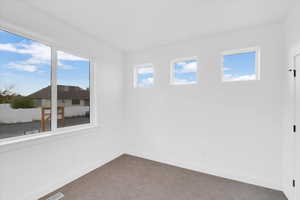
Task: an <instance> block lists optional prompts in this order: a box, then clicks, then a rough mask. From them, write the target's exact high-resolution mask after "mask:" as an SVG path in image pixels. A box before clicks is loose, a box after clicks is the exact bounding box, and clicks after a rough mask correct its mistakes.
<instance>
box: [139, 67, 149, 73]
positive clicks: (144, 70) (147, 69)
mask: <svg viewBox="0 0 300 200" xmlns="http://www.w3.org/2000/svg"><path fill="white" fill-rule="evenodd" d="M137 73H138V74H152V73H153V68H152V67H139V68H137Z"/></svg>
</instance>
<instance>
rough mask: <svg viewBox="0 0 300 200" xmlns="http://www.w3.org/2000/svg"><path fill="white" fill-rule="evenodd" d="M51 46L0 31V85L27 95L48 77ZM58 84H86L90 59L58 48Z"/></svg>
mask: <svg viewBox="0 0 300 200" xmlns="http://www.w3.org/2000/svg"><path fill="white" fill-rule="evenodd" d="M50 58H51V49H50V48H49V47H47V46H45V45H43V44H41V43H39V42H36V41H32V40H29V39H26V38H24V37H22V36H18V35H14V34H11V33H8V32H5V31H0V89H5V88H7V87H10V86H13V90H14V92H16V93H18V94H22V95H29V94H31V93H33V92H35V91H37V90H39V89H41V88H44V87H47V86H48V85H49V84H50V79H51V66H50V63H51V60H50ZM58 58H59V59H58V71H57V73H58V74H57V76H58V84H64V85H74V86H79V87H82V88H87V87H89V62H88V60H86V59H83V58H80V57H77V56H73V55H71V54H67V53H63V52H58Z"/></svg>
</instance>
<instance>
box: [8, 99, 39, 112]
mask: <svg viewBox="0 0 300 200" xmlns="http://www.w3.org/2000/svg"><path fill="white" fill-rule="evenodd" d="M10 105H11V107H12V108H14V109H18V108H34V107H35V106H34V101H33V100H32V98H30V97H22V96H17V97H15V98H13V99H12V102H11V104H10Z"/></svg>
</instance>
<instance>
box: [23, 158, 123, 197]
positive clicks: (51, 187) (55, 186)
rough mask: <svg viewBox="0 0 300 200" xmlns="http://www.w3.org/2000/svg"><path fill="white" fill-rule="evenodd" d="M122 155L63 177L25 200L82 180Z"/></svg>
mask: <svg viewBox="0 0 300 200" xmlns="http://www.w3.org/2000/svg"><path fill="white" fill-rule="evenodd" d="M122 154H123V153H117V154H115V155H113V156H112V157H111V158H110V159H106V160H102V161H98V162H96V163H95V164H93V165H91V166H89V167H87V168H84V169H81V170H77V171H75V172H73V173H72V174H71V175H69V176H67V177H63V178H62V179H61V180H59V181H57V182H56V183H52V184H49V185H47V186H45V187H43V188H41V189H39V190H38V191H36V192H34V193H32V194H29V195H26V196H25V197H24V198H23V200H38V199H39V198H41V197H43V196H45V195H47V194H49V193H51V192H53V191H55V190H57V189H59V188H61V187H62V186H64V185H66V184H68V183H70V182H72V181H74V180H76V179H78V178H80V177H81V176H83V175H85V174H88V173H89V172H91V171H93V170H95V169H97V168H98V167H101V166H103V165H105V164H106V163H108V162H110V161H112V160H114V159H116V158H118V157H119V156H121V155H122Z"/></svg>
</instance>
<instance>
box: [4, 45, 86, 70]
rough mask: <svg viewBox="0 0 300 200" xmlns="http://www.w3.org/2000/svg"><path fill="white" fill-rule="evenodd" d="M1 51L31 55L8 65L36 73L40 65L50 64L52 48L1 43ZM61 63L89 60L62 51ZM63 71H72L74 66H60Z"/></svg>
mask: <svg viewBox="0 0 300 200" xmlns="http://www.w3.org/2000/svg"><path fill="white" fill-rule="evenodd" d="M0 51H6V52H12V53H17V54H22V55H29V56H31V57H30V58H28V59H26V60H23V61H16V62H11V63H9V64H8V66H9V67H10V68H14V69H18V70H23V71H27V72H35V71H37V70H38V66H35V65H39V64H50V61H51V48H50V47H48V46H46V45H43V44H41V43H38V42H32V43H29V44H28V43H24V42H21V43H6V44H3V43H0ZM58 58H59V60H60V61H87V59H84V58H80V57H77V56H73V55H71V54H67V53H64V52H61V51H58ZM59 67H61V68H62V69H66V70H70V69H73V67H72V66H69V65H63V64H62V63H60V64H59Z"/></svg>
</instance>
